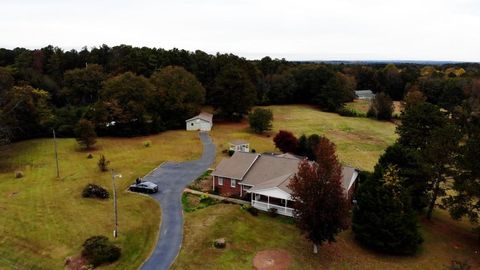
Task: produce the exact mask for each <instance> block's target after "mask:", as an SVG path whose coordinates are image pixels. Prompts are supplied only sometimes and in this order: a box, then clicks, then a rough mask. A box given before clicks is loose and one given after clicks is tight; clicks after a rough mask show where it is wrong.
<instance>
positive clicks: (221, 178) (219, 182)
mask: <svg viewBox="0 0 480 270" xmlns="http://www.w3.org/2000/svg"><path fill="white" fill-rule="evenodd" d="M218 185H219V186H223V177H218Z"/></svg>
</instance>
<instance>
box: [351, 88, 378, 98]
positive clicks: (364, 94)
mask: <svg viewBox="0 0 480 270" xmlns="http://www.w3.org/2000/svg"><path fill="white" fill-rule="evenodd" d="M374 97H375V94H374V93H373V92H372V90H356V91H355V98H356V99H365V100H371V99H373V98H374Z"/></svg>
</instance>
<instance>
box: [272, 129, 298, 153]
mask: <svg viewBox="0 0 480 270" xmlns="http://www.w3.org/2000/svg"><path fill="white" fill-rule="evenodd" d="M273 142H274V143H275V146H276V147H277V148H278V149H280V151H282V152H283V153H295V152H296V151H297V147H298V139H297V137H295V135H293V133H292V132H290V131H286V130H280V131H279V132H278V133H277V135H275V137H274V138H273Z"/></svg>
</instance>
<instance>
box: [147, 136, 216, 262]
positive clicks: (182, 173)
mask: <svg viewBox="0 0 480 270" xmlns="http://www.w3.org/2000/svg"><path fill="white" fill-rule="evenodd" d="M200 140H201V142H202V144H203V153H202V157H201V158H200V159H198V160H194V161H187V162H181V163H175V162H165V163H163V164H162V165H161V166H159V167H158V168H156V169H155V170H153V171H152V172H150V173H149V174H148V175H146V176H145V177H144V178H143V179H144V180H145V181H150V182H153V183H156V184H157V185H158V189H159V191H158V193H156V194H153V195H151V196H152V197H153V198H155V199H156V200H157V201H158V202H160V207H161V208H162V223H161V225H160V234H159V239H158V240H157V246H156V247H155V250H154V251H153V252H152V254H151V255H150V258H149V259H148V260H147V261H145V263H144V264H143V266H142V267H141V269H143V270H165V269H168V268H170V266H171V265H172V263H173V262H174V261H175V258H176V257H177V255H178V253H179V252H180V248H181V245H182V240H183V212H182V202H181V197H182V192H183V190H184V188H185V187H186V186H187V185H188V184H189V183H191V182H192V181H193V180H195V179H197V178H198V177H199V176H201V175H202V174H203V173H204V172H205V171H206V170H207V169H208V168H209V166H210V165H211V164H212V163H213V162H214V160H215V145H214V144H213V143H212V141H211V139H210V137H209V136H208V133H206V132H200ZM160 154H161V153H160Z"/></svg>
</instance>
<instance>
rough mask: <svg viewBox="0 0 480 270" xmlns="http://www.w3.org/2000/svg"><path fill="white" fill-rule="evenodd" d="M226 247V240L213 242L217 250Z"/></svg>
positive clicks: (219, 239) (220, 239)
mask: <svg viewBox="0 0 480 270" xmlns="http://www.w3.org/2000/svg"><path fill="white" fill-rule="evenodd" d="M226 245H227V242H226V241H225V238H218V239H215V241H214V242H213V246H214V247H216V248H225V246H226Z"/></svg>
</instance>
